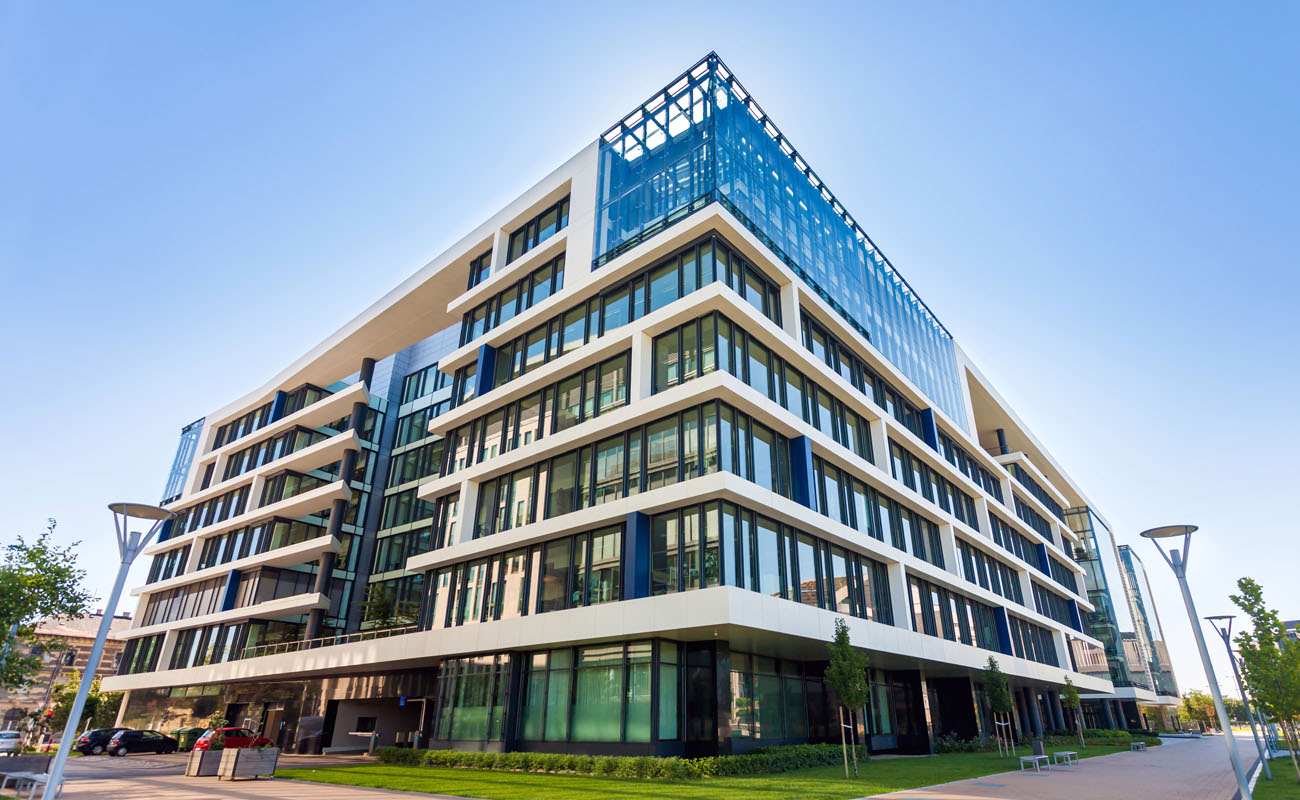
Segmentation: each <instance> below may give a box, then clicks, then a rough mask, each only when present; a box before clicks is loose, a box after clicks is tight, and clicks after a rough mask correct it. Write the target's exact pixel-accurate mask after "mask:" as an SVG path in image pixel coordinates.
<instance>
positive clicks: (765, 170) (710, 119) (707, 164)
mask: <svg viewBox="0 0 1300 800" xmlns="http://www.w3.org/2000/svg"><path fill="white" fill-rule="evenodd" d="M714 200H717V201H719V202H722V203H723V204H724V205H726V206H727V207H728V209H730V210H731V211H732V212H733V213H734V214H735V215H736V216H737V217H738V218H739V219H740V220H741V221H742V222H744V223H745V224H746V225H747V226H748V227H749V228H750V229H751V230H753V231H754V232H755V233H756V234H757V235H758V236H759V237H760V238H761V239H763V240H764V241H765V243H766V244H768V245H769V246H770V247H771V248H772V250H773V251H774V252H775V253H777V255H778V256H780V257H781V258H782V259H783V260H785V261H786V262H787V263H788V264H789V265H790V266H791V268H792V269H794V271H795V272H796V273H797V274H798V275H799V276H800V277H801V278H802V279H803V280H804V281H805V282H806V283H807V284H808V285H809V286H810V287H812V289H813V290H814V291H816V292H817V294H819V295H820V296H821V297H822V298H824V299H825V300H826V301H827V302H828V303H830V305H831V306H832V307H833V308H835V309H836V310H837V311H838V312H839V313H840V315H841V316H843V317H844V318H845V319H846V320H847V321H848V322H849V323H850V324H852V325H853V326H854V327H855V328H856V329H858V330H859V331H860V332H861V333H863V334H864V335H865V336H867V337H868V338H869V339H870V340H871V341H872V343H873V344H875V346H876V347H877V348H879V349H880V351H881V352H882V353H883V354H884V355H885V356H886V357H887V358H889V360H890V361H891V362H893V363H894V364H895V365H897V366H898V367H899V368H900V369H901V370H902V371H903V372H904V373H905V374H906V375H907V376H908V377H909V378H910V379H911V380H912V381H913V382H914V383H916V384H917V386H919V387H920V388H921V389H922V390H923V391H924V392H925V393H926V394H927V395H928V396H929V397H930V398H931V399H933V400H934V402H935V404H936V405H938V406H939V407H940V408H942V409H943V410H944V411H945V412H947V414H948V416H949V417H951V418H952V419H953V420H955V421H956V422H958V424H961V425H963V426H964V425H965V422H966V415H965V413H964V411H963V410H962V394H961V387H960V383H959V378H958V371H957V361H956V353H955V349H954V346H953V342H952V337H951V335H950V334H949V333H948V332H947V330H946V329H944V327H943V325H942V324H941V323H940V322H939V321H938V319H936V318H935V317H934V315H933V314H932V313H931V312H930V310H929V309H928V308H927V307H926V306H925V304H924V303H923V302H922V301H921V300H920V298H919V297H917V296H916V294H915V293H914V292H913V291H912V289H911V287H910V286H908V285H907V282H906V281H905V280H903V278H902V276H901V275H899V274H898V272H897V271H896V270H894V268H893V266H892V265H891V264H890V263H889V262H888V260H887V259H886V258H885V257H884V256H883V255H882V254H881V253H880V251H879V250H878V249H877V248H876V247H875V245H874V244H873V243H872V242H871V240H870V239H869V238H868V237H867V236H866V234H865V233H864V232H863V231H862V230H861V229H860V228H859V227H858V226H857V224H856V223H855V222H854V221H853V219H852V217H850V216H849V214H848V212H847V211H845V210H844V208H843V206H841V205H840V203H839V201H837V200H836V199H835V197H834V195H832V194H831V193H830V191H829V190H828V189H827V188H826V187H825V185H823V184H822V182H821V180H820V179H819V178H818V177H817V176H816V174H814V173H813V171H812V170H811V168H809V167H808V165H807V163H806V162H805V161H804V160H803V158H802V157H801V156H800V155H799V154H798V153H797V152H796V151H795V150H794V148H793V147H791V146H790V143H789V142H788V141H787V140H786V139H785V138H784V136H782V134H781V132H780V131H779V130H778V129H777V128H776V126H775V125H774V124H772V122H771V121H770V120H769V119H768V118H767V116H766V115H765V114H764V113H763V112H762V110H761V109H760V108H759V107H758V105H757V104H756V103H755V102H754V101H753V99H752V98H751V97H750V96H749V94H748V93H747V92H746V91H745V90H744V88H743V87H741V85H740V83H739V82H738V81H736V79H735V78H734V77H733V76H732V75H731V73H730V71H729V70H728V69H727V68H726V66H725V65H723V64H722V62H721V60H719V59H718V58H717V56H716V55H713V54H710V55H709V56H708V57H707V58H705V59H704V60H702V61H701V62H700V63H698V64H696V65H695V66H694V67H692V68H691V69H690V70H688V71H687V72H686V73H685V74H683V75H682V76H681V77H679V78H678V79H677V80H676V81H674V82H673V83H672V84H670V85H669V86H668V87H666V88H665V89H664V90H663V91H661V92H659V93H658V94H656V95H655V96H654V97H653V98H651V99H650V100H649V101H647V102H646V103H645V104H644V105H643V106H641V107H640V108H639V109H637V110H636V111H635V112H633V113H632V114H630V115H628V116H627V117H625V118H624V119H623V120H622V121H621V122H620V123H619V124H618V125H616V126H614V127H613V128H611V129H610V130H609V131H607V132H606V133H605V134H604V135H603V136H602V137H601V153H600V176H599V183H598V191H597V200H596V216H597V225H596V243H595V252H596V254H597V257H596V259H595V264H596V266H598V267H599V266H600V265H602V264H604V263H605V262H607V261H609V260H610V259H612V258H613V257H615V256H617V255H618V254H619V253H621V252H623V251H625V250H627V249H629V248H631V247H633V246H635V245H636V244H637V243H639V242H641V241H644V240H645V239H646V238H648V237H650V236H653V235H654V234H655V233H658V232H659V231H660V230H663V229H664V228H666V227H667V226H669V225H672V224H673V223H674V222H677V221H678V220H680V219H683V218H685V217H686V216H687V215H689V214H690V213H692V212H694V211H697V210H699V209H701V208H703V207H704V206H706V205H707V204H708V203H709V202H712V201H714Z"/></svg>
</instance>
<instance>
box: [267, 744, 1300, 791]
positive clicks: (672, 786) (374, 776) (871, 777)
mask: <svg viewBox="0 0 1300 800" xmlns="http://www.w3.org/2000/svg"><path fill="white" fill-rule="evenodd" d="M1126 750H1128V746H1127V745H1124V746H1110V745H1089V746H1088V747H1086V748H1083V749H1082V750H1080V751H1079V754H1080V756H1081V757H1083V758H1091V757H1094V756H1103V755H1109V754H1111V753H1118V752H1122V751H1126ZM1028 752H1029V751H1028V749H1027V748H1024V747H1022V748H1020V750H1019V753H1020V754H1021V755H1024V754H1026V753H1028ZM1019 765H1020V760H1019V759H1016V758H998V755H997V753H950V754H947V755H941V756H918V757H914V758H876V759H872V760H870V761H866V762H861V763H859V765H858V769H859V773H860V777H858V778H857V779H852V778H850V779H849V780H845V779H844V768H843V767H842V766H835V767H815V768H813V769H804V770H798V771H795V772H784V773H780V774H776V775H750V776H745V777H741V778H704V779H700V780H691V781H662V780H657V781H652V780H636V779H633V778H604V777H593V776H588V775H560V774H550V775H548V774H538V773H527V772H497V771H493V770H477V769H454V768H445V767H399V766H389V765H384V764H375V765H366V766H359V767H322V768H318V769H281V770H277V771H276V773H275V776H276V777H277V778H292V779H294V780H302V781H318V782H321V783H334V784H343V785H347V786H372V787H377V788H381V789H398V790H401V791H407V792H427V793H429V794H449V795H456V796H460V797H474V798H482V800H533V798H538V797H544V798H546V799H547V800H569V798H574V799H575V800H595V798H623V799H625V800H626V799H629V798H648V799H654V798H664V800H734V799H735V798H756V799H757V800H846V799H847V798H855V797H864V796H871V795H875V794H884V793H886V792H896V791H899V790H901V789H912V788H915V787H918V786H930V785H932V784H936V783H947V782H948V781H957V780H963V779H965V778H977V777H980V776H981V775H992V774H994V773H998V772H1007V771H1009V770H1016V769H1018V768H1019ZM1279 797H1290V795H1279Z"/></svg>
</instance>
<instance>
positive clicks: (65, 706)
mask: <svg viewBox="0 0 1300 800" xmlns="http://www.w3.org/2000/svg"><path fill="white" fill-rule="evenodd" d="M81 676H82V673H81V672H77V671H75V670H74V671H72V672H70V673H68V678H67V680H65V681H63V682H61V683H59V684H57V685H56V686H55V687H54V690H53V691H52V692H51V694H50V699H51V702H52V704H51V706H50V710H51V711H52V712H53V713H52V714H51V715H50V718H49V723H50V727H51V729H52V730H56V731H57V730H62V729H63V726H64V725H66V724H67V723H68V714H69V713H70V712H71V711H72V703H73V701H74V700H76V697H77V689H79V688H81ZM121 705H122V693H121V692H101V691H100V690H99V676H98V675H96V676H95V679H94V680H93V681H91V683H90V691H89V692H88V693H87V694H86V707H85V708H84V709H83V710H82V712H81V723H82V728H83V729H86V728H110V727H112V726H113V723H115V722H116V721H117V710H118V708H119V707H120V706H121Z"/></svg>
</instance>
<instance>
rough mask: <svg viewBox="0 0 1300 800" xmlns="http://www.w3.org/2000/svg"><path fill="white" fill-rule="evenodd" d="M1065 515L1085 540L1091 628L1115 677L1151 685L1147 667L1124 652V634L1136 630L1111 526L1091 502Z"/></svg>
mask: <svg viewBox="0 0 1300 800" xmlns="http://www.w3.org/2000/svg"><path fill="white" fill-rule="evenodd" d="M1065 518H1066V520H1067V521H1068V522H1069V524H1070V528H1071V530H1073V531H1074V532H1075V533H1076V534H1078V536H1079V539H1080V541H1081V542H1082V544H1081V545H1080V548H1081V549H1082V551H1083V552H1082V553H1081V557H1080V558H1079V559H1078V561H1079V564H1081V565H1082V566H1083V568H1084V570H1085V571H1086V573H1087V574H1086V577H1085V580H1084V583H1085V584H1086V585H1087V587H1088V601H1089V602H1090V603H1092V605H1093V607H1094V610H1093V611H1089V612H1088V615H1087V628H1088V632H1089V633H1091V634H1092V636H1093V637H1094V638H1096V639H1097V640H1099V641H1100V642H1101V643H1102V645H1103V647H1104V648H1105V650H1106V662H1107V664H1108V665H1109V667H1110V678H1111V681H1112V682H1113V683H1114V684H1115V686H1117V687H1129V686H1136V687H1140V688H1144V689H1145V688H1150V685H1149V684H1148V683H1147V682H1146V674H1145V672H1146V669H1145V667H1144V666H1142V665H1134V666H1130V664H1129V662H1128V658H1127V657H1126V656H1125V655H1124V643H1123V641H1124V640H1123V635H1122V634H1123V633H1125V632H1129V633H1131V632H1132V631H1133V615H1132V613H1131V610H1130V608H1129V604H1128V600H1127V597H1128V594H1129V592H1128V589H1127V587H1126V585H1125V580H1124V573H1123V570H1122V569H1121V567H1120V563H1119V552H1118V550H1117V549H1116V547H1115V539H1114V537H1113V536H1112V535H1111V532H1110V528H1109V527H1108V526H1107V525H1106V523H1105V522H1103V521H1102V520H1101V518H1100V517H1099V516H1097V514H1096V513H1094V512H1093V510H1092V509H1091V508H1088V507H1087V506H1080V507H1079V508H1072V509H1070V510H1069V511H1067V512H1066V514H1065ZM1116 598H1118V599H1116Z"/></svg>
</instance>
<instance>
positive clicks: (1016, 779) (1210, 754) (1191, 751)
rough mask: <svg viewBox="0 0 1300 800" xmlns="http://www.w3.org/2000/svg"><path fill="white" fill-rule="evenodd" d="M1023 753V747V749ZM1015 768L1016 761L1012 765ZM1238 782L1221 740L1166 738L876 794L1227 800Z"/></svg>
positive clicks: (938, 798) (937, 799) (932, 799)
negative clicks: (1130, 748)
mask: <svg viewBox="0 0 1300 800" xmlns="http://www.w3.org/2000/svg"><path fill="white" fill-rule="evenodd" d="M1021 750H1022V754H1023V752H1024V748H1021ZM1237 750H1238V752H1240V753H1241V756H1242V758H1243V759H1246V760H1247V761H1246V763H1247V767H1246V769H1247V778H1249V770H1250V769H1252V768H1253V765H1254V764H1255V762H1256V761H1258V760H1259V759H1258V757H1257V756H1256V753H1255V745H1254V742H1253V741H1252V740H1251V739H1250V737H1249V736H1247V737H1245V738H1244V739H1243V738H1242V737H1240V736H1238V737H1237ZM1008 763H1014V765H1015V766H1017V767H1018V766H1019V763H1020V762H1019V759H1016V760H1015V761H1014V762H1012V761H1010V760H1008ZM1236 793H1237V781H1236V779H1235V778H1234V777H1233V774H1232V765H1231V764H1230V763H1229V761H1228V751H1227V749H1226V748H1225V747H1224V746H1223V737H1222V736H1206V737H1204V738H1202V739H1166V740H1165V742H1164V744H1162V745H1160V746H1159V747H1152V748H1150V749H1148V750H1145V751H1138V752H1136V753H1115V754H1114V755H1109V756H1098V757H1096V758H1085V759H1083V760H1081V761H1080V762H1079V765H1078V766H1077V767H1073V766H1072V767H1064V766H1055V767H1052V769H1051V770H1050V771H1044V772H1040V773H1034V772H1033V771H1032V770H1031V771H1029V772H1025V773H1023V774H1022V773H1016V772H1004V773H1002V774H999V775H990V776H987V777H983V778H975V779H972V780H965V781H956V782H954V783H944V784H940V785H938V786H928V787H925V788H923V789H908V790H907V791H905V792H894V793H892V794H886V795H880V797H886V798H889V800H1079V798H1088V800H1134V798H1160V797H1168V798H1178V800H1231V798H1233V797H1234V796H1235V795H1236Z"/></svg>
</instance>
